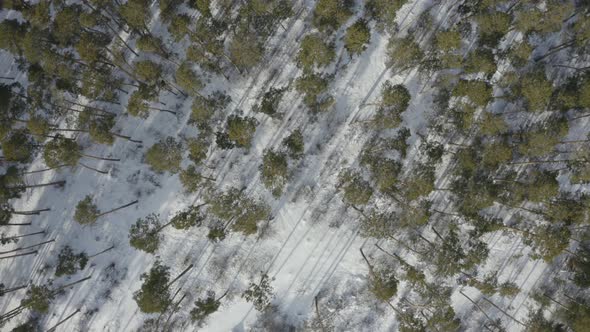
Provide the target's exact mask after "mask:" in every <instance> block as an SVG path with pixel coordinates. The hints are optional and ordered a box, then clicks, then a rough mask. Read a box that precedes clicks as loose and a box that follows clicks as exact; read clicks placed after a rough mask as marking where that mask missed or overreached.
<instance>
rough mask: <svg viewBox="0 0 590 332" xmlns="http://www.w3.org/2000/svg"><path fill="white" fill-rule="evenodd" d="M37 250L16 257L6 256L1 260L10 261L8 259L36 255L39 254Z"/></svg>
mask: <svg viewBox="0 0 590 332" xmlns="http://www.w3.org/2000/svg"><path fill="white" fill-rule="evenodd" d="M37 252H38V251H37V250H35V251H31V252H25V253H24V254H16V255H12V256H4V257H0V259H8V258H14V257H20V256H28V255H35V254H37Z"/></svg>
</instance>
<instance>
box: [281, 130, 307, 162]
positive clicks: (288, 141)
mask: <svg viewBox="0 0 590 332" xmlns="http://www.w3.org/2000/svg"><path fill="white" fill-rule="evenodd" d="M282 145H283V146H284V147H285V148H286V149H287V151H288V154H289V157H290V158H293V159H299V158H301V157H302V156H303V151H304V150H305V143H304V142H303V134H302V133H301V130H299V129H295V130H294V131H293V132H292V133H291V134H290V135H289V136H287V137H285V139H283V143H282Z"/></svg>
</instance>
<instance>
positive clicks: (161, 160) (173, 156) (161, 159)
mask: <svg viewBox="0 0 590 332" xmlns="http://www.w3.org/2000/svg"><path fill="white" fill-rule="evenodd" d="M145 161H146V163H147V164H148V165H150V167H151V168H152V169H153V170H154V171H156V172H165V171H168V172H170V173H178V172H179V171H180V162H181V161H182V143H180V142H177V141H176V140H175V139H174V138H173V137H166V138H165V139H162V140H160V141H159V142H158V143H156V144H154V145H152V146H151V147H150V148H149V149H148V151H147V152H146V153H145Z"/></svg>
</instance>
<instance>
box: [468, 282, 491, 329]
mask: <svg viewBox="0 0 590 332" xmlns="http://www.w3.org/2000/svg"><path fill="white" fill-rule="evenodd" d="M459 293H461V295H463V296H465V298H466V299H467V300H469V302H471V303H472V304H473V305H474V306H475V307H476V308H477V309H478V310H479V311H481V313H482V314H484V316H486V318H487V320H489V321H490V322H491V323H492V324H493V325H494V326H496V323H495V322H494V320H493V319H491V318H490V316H488V314H486V312H485V311H484V310H483V309H482V308H481V307H480V306H479V305H478V304H477V303H476V302H475V301H473V300H472V299H471V298H470V297H469V296H467V295H465V293H463V291H462V290H459Z"/></svg>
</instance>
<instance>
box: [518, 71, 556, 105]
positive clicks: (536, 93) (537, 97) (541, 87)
mask: <svg viewBox="0 0 590 332" xmlns="http://www.w3.org/2000/svg"><path fill="white" fill-rule="evenodd" d="M520 86H521V87H520V92H521V93H522V96H523V98H524V99H525V100H526V102H527V105H528V110H529V111H532V112H543V111H545V109H546V108H547V106H548V105H549V100H550V98H551V95H552V93H553V86H552V84H551V82H550V81H549V80H547V78H545V73H544V72H542V71H535V72H532V73H529V74H527V75H525V76H524V77H523V78H522V80H521V83H520Z"/></svg>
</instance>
